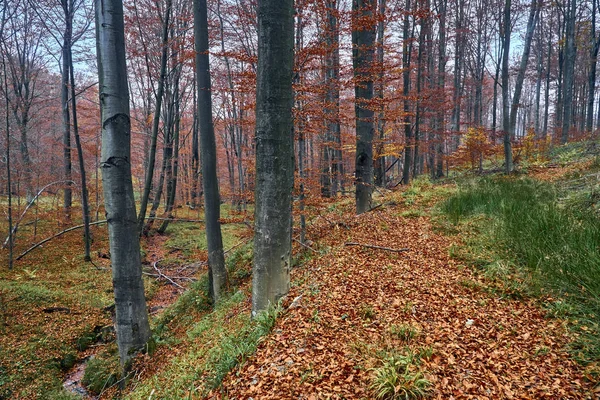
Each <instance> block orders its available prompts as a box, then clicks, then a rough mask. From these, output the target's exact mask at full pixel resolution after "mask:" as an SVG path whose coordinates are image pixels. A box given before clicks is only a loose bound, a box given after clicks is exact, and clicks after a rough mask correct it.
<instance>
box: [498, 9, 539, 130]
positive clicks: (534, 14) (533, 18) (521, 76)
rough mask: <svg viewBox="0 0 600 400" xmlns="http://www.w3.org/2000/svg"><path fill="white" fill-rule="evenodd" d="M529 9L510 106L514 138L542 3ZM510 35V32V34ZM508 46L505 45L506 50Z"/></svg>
mask: <svg viewBox="0 0 600 400" xmlns="http://www.w3.org/2000/svg"><path fill="white" fill-rule="evenodd" d="M530 7H531V8H530V10H529V18H528V20H527V31H526V33H525V43H524V44H523V54H522V55H521V62H520V64H519V71H518V73H517V78H516V81H515V93H514V94H513V98H512V104H511V106H510V121H509V128H508V130H509V133H510V138H511V139H512V138H514V137H515V135H516V132H515V129H516V126H517V113H518V111H519V106H520V101H521V92H522V90H523V81H524V80H525V72H526V70H527V64H528V62H529V52H530V50H531V41H532V39H533V33H534V31H535V26H536V24H537V21H538V18H539V15H540V5H539V3H538V1H537V0H533V1H532V2H531V6H530ZM508 35H510V32H509V34H508ZM506 49H508V47H505V51H506Z"/></svg>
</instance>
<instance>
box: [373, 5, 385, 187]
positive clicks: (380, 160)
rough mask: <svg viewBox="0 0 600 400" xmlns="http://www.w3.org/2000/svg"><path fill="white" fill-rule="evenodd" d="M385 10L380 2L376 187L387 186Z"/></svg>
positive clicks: (375, 162) (378, 11)
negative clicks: (384, 61) (384, 60)
mask: <svg viewBox="0 0 600 400" xmlns="http://www.w3.org/2000/svg"><path fill="white" fill-rule="evenodd" d="M385 8H386V0H379V8H378V10H377V13H378V15H379V21H378V22H377V65H378V71H377V80H378V82H377V98H378V99H379V102H380V104H379V116H378V118H377V136H378V138H377V139H378V142H377V147H376V159H375V161H374V162H373V168H374V169H375V185H377V186H385V156H384V155H383V153H384V151H385V103H384V101H383V99H384V89H385V82H384V73H385V71H384V66H383V56H384V49H383V45H384V40H385V25H384V22H385Z"/></svg>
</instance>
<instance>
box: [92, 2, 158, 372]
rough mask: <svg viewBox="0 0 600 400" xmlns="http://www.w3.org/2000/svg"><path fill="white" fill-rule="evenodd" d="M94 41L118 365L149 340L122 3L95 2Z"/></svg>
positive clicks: (126, 360) (123, 362)
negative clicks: (136, 207)
mask: <svg viewBox="0 0 600 400" xmlns="http://www.w3.org/2000/svg"><path fill="white" fill-rule="evenodd" d="M95 6H96V7H95V8H96V40H97V57H98V75H99V82H100V106H101V110H102V156H101V157H102V158H101V169H102V182H103V187H104V203H105V207H106V219H107V221H108V234H109V240H110V253H111V262H112V276H113V287H114V293H115V311H116V321H115V328H116V332H117V345H118V347H119V356H120V359H121V365H122V366H126V365H127V363H128V361H129V360H130V358H131V355H132V353H133V352H135V351H136V350H138V349H141V348H142V347H143V346H144V345H145V344H146V342H147V341H148V339H149V338H150V325H149V324H148V310H147V309H146V299H145V297H144V282H143V280H142V266H141V261H140V241H139V236H138V230H137V223H136V221H137V220H136V213H135V201H134V197H133V185H132V181H131V150H130V142H131V121H130V115H129V91H128V86H127V67H126V64H125V35H124V29H123V3H122V1H121V0H96V4H95Z"/></svg>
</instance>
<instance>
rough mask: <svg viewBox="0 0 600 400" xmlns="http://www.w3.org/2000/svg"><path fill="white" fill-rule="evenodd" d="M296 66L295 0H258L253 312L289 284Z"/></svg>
mask: <svg viewBox="0 0 600 400" xmlns="http://www.w3.org/2000/svg"><path fill="white" fill-rule="evenodd" d="M293 69H294V5H293V0H262V1H260V2H259V3H258V69H257V84H256V187H255V204H256V209H255V213H254V267H253V276H252V315H253V316H256V315H257V313H259V312H261V311H263V310H266V309H267V308H268V307H269V306H270V305H275V304H276V303H277V302H278V301H279V299H281V298H282V297H283V296H285V295H286V294H287V293H288V291H289V288H290V268H291V264H290V262H291V251H292V190H293V187H294V141H293V140H294V139H293V137H292V126H293V121H292V106H293V97H294V96H293V90H292V75H293Z"/></svg>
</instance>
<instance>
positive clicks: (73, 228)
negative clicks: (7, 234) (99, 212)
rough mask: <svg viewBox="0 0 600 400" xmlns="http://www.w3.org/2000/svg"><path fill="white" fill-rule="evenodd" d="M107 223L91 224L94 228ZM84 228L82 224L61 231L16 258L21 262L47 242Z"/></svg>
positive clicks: (104, 221)
mask: <svg viewBox="0 0 600 400" xmlns="http://www.w3.org/2000/svg"><path fill="white" fill-rule="evenodd" d="M105 223H106V220H105V219H103V220H101V221H96V222H92V223H90V226H92V225H100V224H105ZM84 226H85V225H83V224H81V225H76V226H72V227H70V228H67V229H65V230H63V231H60V232H58V233H56V234H54V235H52V236H50V237H47V238H46V239H44V240H42V241H41V242H38V243H36V244H34V245H33V246H31V247H30V248H28V249H27V250H25V251H24V252H22V253H21V254H19V257H17V258H16V260H20V259H21V258H23V257H24V256H25V255H27V254H28V253H29V252H31V251H32V250H35V249H37V248H38V247H40V246H41V245H43V244H44V243H47V242H49V241H51V240H52V239H55V238H57V237H59V236H62V235H64V234H65V233H67V232H71V231H74V230H76V229H81V228H83V227H84Z"/></svg>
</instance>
